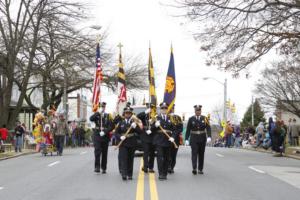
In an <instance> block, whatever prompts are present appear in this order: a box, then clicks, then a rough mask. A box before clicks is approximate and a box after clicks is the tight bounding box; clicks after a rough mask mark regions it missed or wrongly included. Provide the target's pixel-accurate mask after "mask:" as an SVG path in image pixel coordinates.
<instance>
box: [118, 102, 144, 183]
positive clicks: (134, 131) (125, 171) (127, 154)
mask: <svg viewBox="0 0 300 200" xmlns="http://www.w3.org/2000/svg"><path fill="white" fill-rule="evenodd" d="M132 111H133V109H132V108H130V107H125V108H124V117H125V118H124V119H122V120H121V121H120V122H119V124H118V125H117V128H116V130H115V134H116V135H117V136H118V137H119V138H120V140H121V141H122V144H121V145H120V147H119V148H120V149H119V153H120V160H119V162H120V164H121V174H122V179H123V180H127V178H128V179H129V180H132V174H133V161H134V152H135V149H136V147H137V137H138V135H139V134H140V133H141V132H142V130H141V128H140V126H139V125H138V124H137V123H136V120H134V119H133V115H132ZM128 129H131V130H130V131H129V134H127V136H126V132H127V131H128Z"/></svg>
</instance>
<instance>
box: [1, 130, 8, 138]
mask: <svg viewBox="0 0 300 200" xmlns="http://www.w3.org/2000/svg"><path fill="white" fill-rule="evenodd" d="M7 135H8V130H7V128H0V137H1V140H6V139H7Z"/></svg>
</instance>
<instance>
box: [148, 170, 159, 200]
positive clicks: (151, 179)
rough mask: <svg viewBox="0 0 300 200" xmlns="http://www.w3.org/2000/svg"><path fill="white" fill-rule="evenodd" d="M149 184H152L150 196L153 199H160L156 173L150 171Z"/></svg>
mask: <svg viewBox="0 0 300 200" xmlns="http://www.w3.org/2000/svg"><path fill="white" fill-rule="evenodd" d="M149 185H150V197H151V200H158V194H157V188H156V182H155V174H154V173H149Z"/></svg>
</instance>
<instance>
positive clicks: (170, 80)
mask: <svg viewBox="0 0 300 200" xmlns="http://www.w3.org/2000/svg"><path fill="white" fill-rule="evenodd" d="M175 97H176V79H175V66H174V56H173V48H172V47H171V57H170V62H169V69H168V74H167V78H166V86H165V94H164V102H166V103H167V104H169V107H168V113H169V112H170V111H171V110H172V108H173V107H174V103H175Z"/></svg>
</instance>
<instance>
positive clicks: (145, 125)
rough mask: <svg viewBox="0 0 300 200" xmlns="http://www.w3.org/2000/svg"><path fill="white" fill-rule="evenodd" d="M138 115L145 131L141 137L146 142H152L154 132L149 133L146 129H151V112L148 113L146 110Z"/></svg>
mask: <svg viewBox="0 0 300 200" xmlns="http://www.w3.org/2000/svg"><path fill="white" fill-rule="evenodd" d="M137 117H138V118H139V119H140V120H141V121H142V122H143V132H142V133H141V135H140V138H141V140H142V141H143V142H145V143H152V141H153V133H151V134H150V135H148V134H147V133H146V131H147V130H148V129H150V130H151V124H150V122H149V119H150V117H149V114H146V113H145V112H141V113H139V114H138V115H137Z"/></svg>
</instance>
